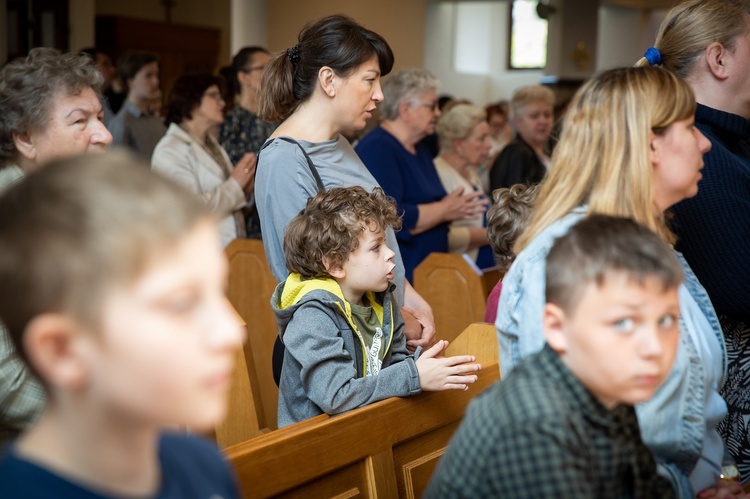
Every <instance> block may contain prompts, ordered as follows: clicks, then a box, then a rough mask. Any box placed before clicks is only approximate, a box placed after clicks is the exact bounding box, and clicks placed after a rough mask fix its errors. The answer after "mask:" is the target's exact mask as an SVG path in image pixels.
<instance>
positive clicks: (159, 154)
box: [151, 73, 255, 246]
mask: <svg viewBox="0 0 750 499" xmlns="http://www.w3.org/2000/svg"><path fill="white" fill-rule="evenodd" d="M220 84H221V80H220V79H219V77H217V76H213V75H212V74H210V73H195V74H186V75H182V76H180V77H179V78H178V79H177V81H176V82H175V84H174V86H173V87H172V91H171V92H170V94H169V100H168V101H167V110H166V117H165V120H164V121H165V123H166V124H168V125H169V129H168V130H167V133H166V135H164V137H162V139H161V140H160V141H159V143H158V144H157V145H156V149H154V155H153V157H152V158H151V167H152V169H153V170H155V171H157V172H160V173H162V174H163V175H165V176H167V177H169V178H171V179H173V180H174V181H176V182H177V183H179V184H182V185H183V186H185V187H186V188H187V189H189V190H191V191H193V192H195V193H196V194H198V195H199V196H200V197H201V199H202V200H203V201H204V202H205V203H206V204H207V205H208V206H209V207H210V208H211V209H212V210H213V211H214V212H216V213H217V214H218V215H219V216H220V217H222V219H221V221H220V223H219V230H220V233H221V242H222V244H223V245H224V246H226V245H228V244H229V243H230V242H232V240H233V239H236V238H238V237H244V236H245V217H244V215H243V213H242V208H243V207H244V206H245V205H246V204H247V197H248V196H249V195H250V193H251V192H252V189H253V186H254V180H255V155H254V154H252V153H249V154H245V155H244V156H243V157H242V159H241V160H240V161H239V162H238V163H237V166H236V167H233V166H232V162H231V161H230V160H229V156H228V155H227V153H226V151H224V149H223V148H222V147H221V146H220V145H219V143H218V142H217V141H216V139H215V138H214V137H213V135H212V133H211V132H212V131H213V130H214V129H215V128H216V127H218V126H219V125H221V123H222V122H223V121H224V112H223V111H224V99H223V97H222V95H221V91H220V90H219V88H220Z"/></svg>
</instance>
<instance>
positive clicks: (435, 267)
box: [413, 253, 502, 341]
mask: <svg viewBox="0 0 750 499" xmlns="http://www.w3.org/2000/svg"><path fill="white" fill-rule="evenodd" d="M501 277H502V276H501V274H500V272H499V271H498V270H497V269H486V270H484V271H483V272H482V271H480V272H479V273H477V269H476V268H475V267H472V266H471V265H470V264H469V263H468V262H467V261H466V260H464V258H463V256H462V255H455V254H450V253H431V254H430V255H429V256H428V257H427V258H425V259H424V261H422V263H420V264H419V265H418V266H417V268H416V269H414V282H413V285H414V289H416V290H417V292H418V293H419V294H420V295H421V296H422V297H423V298H424V299H425V300H427V303H429V304H430V306H431V307H432V313H433V315H434V316H435V330H436V333H437V338H438V339H444V340H448V341H450V340H452V339H453V338H455V337H456V336H457V335H458V334H459V333H461V331H463V330H464V328H466V327H467V326H468V325H469V324H473V323H476V322H482V321H484V312H485V308H486V305H487V297H488V296H489V294H490V291H492V288H493V287H494V286H495V284H497V282H498V281H499V280H500V278H501Z"/></svg>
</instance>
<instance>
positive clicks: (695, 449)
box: [495, 206, 727, 497]
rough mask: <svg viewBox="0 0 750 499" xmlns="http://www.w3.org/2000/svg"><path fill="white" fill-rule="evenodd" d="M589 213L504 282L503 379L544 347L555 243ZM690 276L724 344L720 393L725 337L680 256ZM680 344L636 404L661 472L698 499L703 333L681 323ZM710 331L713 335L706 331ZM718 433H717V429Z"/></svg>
mask: <svg viewBox="0 0 750 499" xmlns="http://www.w3.org/2000/svg"><path fill="white" fill-rule="evenodd" d="M585 214H586V207H584V206H582V207H578V208H576V209H575V210H573V211H572V212H571V213H570V214H568V215H567V216H565V217H564V218H562V219H560V220H558V221H556V222H554V223H553V224H552V225H550V226H549V227H547V228H546V229H544V230H543V231H542V233H541V234H539V235H538V236H537V237H536V238H535V239H534V240H533V241H532V242H531V244H530V245H529V246H528V247H526V249H524V250H523V251H522V252H521V254H519V255H518V257H517V258H516V261H515V262H513V265H512V266H511V268H510V270H508V273H507V274H506V275H505V277H504V278H503V292H502V294H501V295H500V303H499V306H498V312H497V321H496V322H495V326H496V328H497V337H498V342H499V344H500V366H501V372H502V377H503V378H504V377H505V376H507V375H508V373H509V372H510V371H511V370H512V369H513V368H514V367H515V366H517V365H518V363H519V362H520V361H521V359H523V358H524V357H527V356H528V355H530V354H532V353H535V352H537V351H539V350H541V349H542V347H543V346H544V344H545V338H544V333H543V331H542V321H541V318H542V314H543V310H544V303H545V300H544V294H545V271H546V259H547V254H548V253H549V250H550V249H551V248H552V244H553V243H554V242H555V239H556V238H558V237H560V236H562V235H564V234H565V233H567V232H568V230H569V229H570V227H571V226H573V225H574V224H575V223H576V222H578V221H579V220H581V219H582V218H583V217H584V215H585ZM676 255H677V258H678V260H679V262H680V264H681V265H682V270H683V272H684V273H685V282H684V283H683V284H682V286H686V287H687V290H688V292H689V293H690V295H691V296H692V297H693V298H694V299H695V301H696V303H697V304H698V307H699V308H700V310H701V311H702V312H703V314H704V315H705V316H706V319H707V320H708V323H709V324H710V325H711V332H712V333H713V335H714V336H715V338H716V341H718V342H719V344H720V345H721V351H722V356H723V358H724V363H723V364H724V365H723V367H722V379H719V380H717V386H718V389H721V387H722V385H723V383H724V379H723V378H724V375H725V373H726V369H727V358H726V348H725V346H724V336H723V334H722V332H721V327H720V326H719V320H718V318H717V317H716V313H715V312H714V309H713V306H712V305H711V301H710V299H709V298H708V294H707V293H706V290H705V289H703V286H701V284H700V282H698V279H697V277H695V274H694V273H693V271H692V270H691V269H690V266H689V265H688V263H687V261H686V260H685V259H684V258H683V256H682V255H681V254H680V253H678V252H676ZM680 332H681V334H680V341H679V344H678V347H677V354H676V355H675V360H674V365H673V367H672V371H671V372H670V374H669V376H668V377H667V379H666V380H665V381H664V383H663V384H662V385H661V386H660V387H659V389H658V390H657V391H656V393H655V394H654V396H653V398H652V399H651V400H649V401H648V402H644V403H642V404H639V405H638V406H636V412H637V414H638V419H639V422H640V427H641V436H642V438H643V441H644V443H645V444H646V445H647V446H648V447H649V449H651V451H652V452H653V453H654V455H655V456H656V459H657V461H658V463H659V472H660V473H661V474H662V475H664V476H666V477H667V478H669V479H670V480H671V481H672V485H673V487H674V489H675V492H676V493H677V495H678V497H695V494H696V493H698V492H700V491H696V492H695V493H693V491H692V487H691V485H690V481H689V480H688V475H689V474H690V472H691V471H692V469H693V467H694V466H695V464H696V462H697V460H698V458H699V456H700V455H701V451H702V449H703V440H704V436H705V431H706V422H705V412H704V400H705V392H704V390H705V383H704V376H705V375H706V372H705V369H704V366H703V363H702V361H701V356H700V355H699V352H698V351H697V348H698V346H699V345H700V342H697V341H694V340H693V337H694V335H697V334H705V333H704V332H702V331H691V330H689V329H688V328H687V327H686V325H685V322H684V321H683V320H682V319H681V320H680ZM706 333H707V332H706ZM713 431H716V430H715V429H714V430H713Z"/></svg>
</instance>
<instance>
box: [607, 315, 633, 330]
mask: <svg viewBox="0 0 750 499" xmlns="http://www.w3.org/2000/svg"><path fill="white" fill-rule="evenodd" d="M612 326H613V327H614V328H615V329H616V330H617V331H620V332H623V333H629V332H630V331H632V330H633V329H634V328H635V321H633V319H631V318H630V317H625V318H623V319H620V320H617V321H615V322H614V323H613V324H612Z"/></svg>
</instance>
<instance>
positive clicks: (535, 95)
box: [510, 85, 555, 117]
mask: <svg viewBox="0 0 750 499" xmlns="http://www.w3.org/2000/svg"><path fill="white" fill-rule="evenodd" d="M539 102H541V103H542V104H549V107H550V108H552V107H554V106H555V93H554V92H553V91H552V90H550V89H549V88H547V87H545V86H543V85H529V86H526V87H521V88H519V89H518V90H516V93H514V94H513V97H512V98H511V100H510V115H511V117H513V116H518V115H519V114H523V111H524V109H525V108H526V106H528V105H530V104H536V103H539Z"/></svg>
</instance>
